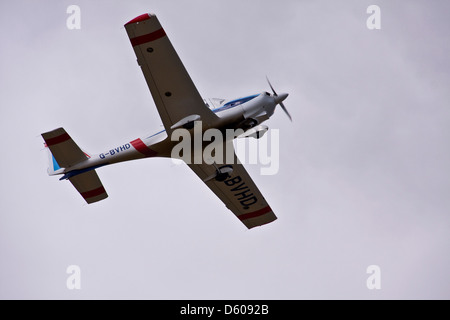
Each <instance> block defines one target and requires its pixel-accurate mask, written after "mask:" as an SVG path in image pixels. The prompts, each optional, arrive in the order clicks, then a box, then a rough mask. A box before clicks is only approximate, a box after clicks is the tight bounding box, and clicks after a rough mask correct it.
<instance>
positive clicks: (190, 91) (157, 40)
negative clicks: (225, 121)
mask: <svg viewBox="0 0 450 320" xmlns="http://www.w3.org/2000/svg"><path fill="white" fill-rule="evenodd" d="M125 29H126V31H127V33H128V37H129V38H130V41H131V44H132V46H133V49H134V52H135V53H136V57H137V61H138V64H139V66H140V67H141V69H142V72H143V74H144V77H145V80H146V81H147V84H148V87H149V89H150V92H151V94H152V96H153V100H154V101H155V104H156V107H157V109H158V112H159V114H160V116H161V119H162V122H163V124H164V127H165V129H166V130H167V131H168V132H169V131H170V130H171V127H172V126H174V125H175V124H177V123H179V121H181V120H183V119H185V118H187V117H192V116H196V117H197V119H200V120H202V121H203V122H204V123H205V124H206V125H208V124H212V123H213V122H214V121H215V120H216V119H217V116H216V115H215V114H214V113H213V112H212V111H211V110H210V109H209V108H207V107H206V106H205V103H204V101H203V99H202V98H201V96H200V94H199V92H198V90H197V88H196V87H195V85H194V83H193V82H192V80H191V77H190V76H189V74H188V72H187V71H186V69H185V67H184V65H183V63H182V62H181V60H180V58H179V56H178V54H177V52H176V51H175V49H174V47H173V46H172V44H171V42H170V40H169V38H168V37H167V35H166V33H165V31H164V29H163V28H162V26H161V24H160V23H159V21H158V18H157V17H156V16H155V15H150V14H144V15H142V16H139V17H137V18H135V19H133V20H131V21H130V22H128V23H127V24H125Z"/></svg>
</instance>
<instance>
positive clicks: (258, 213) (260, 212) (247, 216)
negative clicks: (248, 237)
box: [238, 206, 272, 221]
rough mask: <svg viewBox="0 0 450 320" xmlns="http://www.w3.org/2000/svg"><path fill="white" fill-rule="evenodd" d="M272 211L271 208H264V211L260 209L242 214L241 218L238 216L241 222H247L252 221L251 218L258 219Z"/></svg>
mask: <svg viewBox="0 0 450 320" xmlns="http://www.w3.org/2000/svg"><path fill="white" fill-rule="evenodd" d="M270 211H272V209H271V208H270V207H269V206H267V207H265V208H262V209H260V210H258V211H254V212H249V213H244V214H241V215H240V216H238V218H239V219H240V220H241V221H244V220H247V219H250V218H256V217H259V216H262V215H264V214H266V213H268V212H270Z"/></svg>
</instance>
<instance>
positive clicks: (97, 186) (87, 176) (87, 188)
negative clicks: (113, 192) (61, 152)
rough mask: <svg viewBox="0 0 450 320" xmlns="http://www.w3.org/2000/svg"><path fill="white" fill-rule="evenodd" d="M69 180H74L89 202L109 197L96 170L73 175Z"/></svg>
mask: <svg viewBox="0 0 450 320" xmlns="http://www.w3.org/2000/svg"><path fill="white" fill-rule="evenodd" d="M69 181H70V182H72V184H73V186H74V187H75V189H77V190H78V192H79V193H80V194H81V196H82V197H83V198H84V200H86V202H87V203H93V202H97V201H100V200H103V199H106V198H108V194H107V193H106V190H105V188H104V187H103V184H102V182H101V181H100V178H99V177H98V175H97V172H95V170H91V171H88V172H85V173H82V174H78V175H76V176H73V177H71V178H69Z"/></svg>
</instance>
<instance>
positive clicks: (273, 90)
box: [266, 76, 278, 96]
mask: <svg viewBox="0 0 450 320" xmlns="http://www.w3.org/2000/svg"><path fill="white" fill-rule="evenodd" d="M266 79H267V82H268V83H269V86H270V89H272V92H273V94H274V95H275V96H277V95H278V94H277V93H276V92H275V89H274V88H273V87H272V84H271V83H270V81H269V78H268V77H267V76H266Z"/></svg>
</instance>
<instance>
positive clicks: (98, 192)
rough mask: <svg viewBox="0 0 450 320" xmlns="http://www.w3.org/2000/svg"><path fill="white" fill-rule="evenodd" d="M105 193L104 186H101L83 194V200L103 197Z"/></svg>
mask: <svg viewBox="0 0 450 320" xmlns="http://www.w3.org/2000/svg"><path fill="white" fill-rule="evenodd" d="M105 192H106V190H105V188H103V186H101V187H99V188H97V189H94V190H90V191H86V192H81V196H82V197H83V198H85V199H87V198H93V197H96V196H99V195H101V194H102V193H105Z"/></svg>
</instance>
